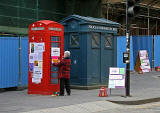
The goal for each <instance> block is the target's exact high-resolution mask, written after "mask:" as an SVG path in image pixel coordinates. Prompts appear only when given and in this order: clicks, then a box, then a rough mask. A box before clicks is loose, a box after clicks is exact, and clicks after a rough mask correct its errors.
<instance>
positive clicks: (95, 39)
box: [91, 33, 100, 48]
mask: <svg viewBox="0 0 160 113" xmlns="http://www.w3.org/2000/svg"><path fill="white" fill-rule="evenodd" d="M91 40H92V48H99V47H100V34H99V33H92V39H91Z"/></svg>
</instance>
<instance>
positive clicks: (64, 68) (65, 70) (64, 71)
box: [53, 51, 71, 96]
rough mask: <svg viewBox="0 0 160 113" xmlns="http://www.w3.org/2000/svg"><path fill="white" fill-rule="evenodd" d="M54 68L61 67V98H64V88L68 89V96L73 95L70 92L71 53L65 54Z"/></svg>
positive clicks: (66, 52)
mask: <svg viewBox="0 0 160 113" xmlns="http://www.w3.org/2000/svg"><path fill="white" fill-rule="evenodd" d="M53 65H54V66H58V67H59V72H60V74H59V78H60V96H64V88H65V89H66V92H67V95H68V96H69V95H70V94H71V90H70V65H71V60H70V51H65V52H64V57H63V59H62V60H61V61H58V63H53Z"/></svg>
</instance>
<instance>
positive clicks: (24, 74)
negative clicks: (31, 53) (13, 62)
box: [21, 37, 29, 86]
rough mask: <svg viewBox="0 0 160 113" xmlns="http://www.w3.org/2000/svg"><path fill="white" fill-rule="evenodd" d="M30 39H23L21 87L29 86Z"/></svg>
mask: <svg viewBox="0 0 160 113" xmlns="http://www.w3.org/2000/svg"><path fill="white" fill-rule="evenodd" d="M28 41H29V40H28V37H22V38H21V85H22V86H27V85H28V48H29V42H28Z"/></svg>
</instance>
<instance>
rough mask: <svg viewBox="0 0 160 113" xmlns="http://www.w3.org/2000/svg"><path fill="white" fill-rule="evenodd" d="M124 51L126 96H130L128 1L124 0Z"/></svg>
mask: <svg viewBox="0 0 160 113" xmlns="http://www.w3.org/2000/svg"><path fill="white" fill-rule="evenodd" d="M126 43H127V45H126V49H127V50H126V51H127V53H128V56H129V58H128V62H126V96H130V35H129V19H128V0H126Z"/></svg>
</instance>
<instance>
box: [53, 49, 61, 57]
mask: <svg viewBox="0 0 160 113" xmlns="http://www.w3.org/2000/svg"><path fill="white" fill-rule="evenodd" d="M51 56H58V57H59V56H60V48H56V47H52V48H51Z"/></svg>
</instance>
